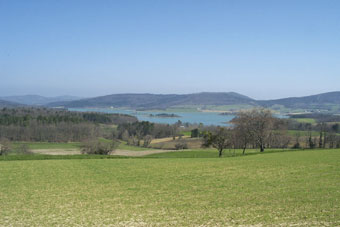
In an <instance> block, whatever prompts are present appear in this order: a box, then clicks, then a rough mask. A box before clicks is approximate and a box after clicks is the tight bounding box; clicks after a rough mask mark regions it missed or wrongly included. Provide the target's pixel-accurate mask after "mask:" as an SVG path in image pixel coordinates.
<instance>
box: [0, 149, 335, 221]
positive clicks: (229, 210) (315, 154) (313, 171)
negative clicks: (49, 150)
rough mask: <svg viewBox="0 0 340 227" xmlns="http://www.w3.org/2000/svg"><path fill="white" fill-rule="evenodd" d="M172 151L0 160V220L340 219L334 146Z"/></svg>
mask: <svg viewBox="0 0 340 227" xmlns="http://www.w3.org/2000/svg"><path fill="white" fill-rule="evenodd" d="M186 152H190V151H186ZM207 152H211V153H212V152H213V151H212V150H208V151H207ZM175 153H176V152H175ZM175 153H169V154H166V153H165V154H158V155H162V157H159V156H158V158H157V157H153V158H151V157H150V158H124V159H121V158H119V157H115V158H114V159H69V160H26V161H0V171H1V175H0V206H1V209H2V210H1V212H0V225H1V226H3V225H13V226H24V225H25V226H30V225H34V226H40V225H46V226H55V225H66V226H70V225H95V226H101V225H116V226H165V225H166V226H169V225H170V226H171V225H173V226H175V225H176V226H199V225H203V226H226V225H231V226H236V225H282V226H287V225H299V226H301V225H302V226H313V225H314V226H320V225H329V226H336V225H340V205H339V204H340V191H339V188H340V151H339V150H304V151H290V152H276V153H264V154H254V155H247V156H236V157H228V156H225V158H212V157H210V158H200V157H203V156H204V155H203V156H200V153H199V151H196V153H198V154H197V155H196V156H195V157H197V158H189V157H188V158H176V157H178V156H175V157H173V158H170V157H172V156H171V155H173V154H175ZM183 154H184V153H183ZM202 154H203V153H202ZM167 155H168V156H167ZM67 157H72V155H71V156H67ZM89 157H90V156H89Z"/></svg>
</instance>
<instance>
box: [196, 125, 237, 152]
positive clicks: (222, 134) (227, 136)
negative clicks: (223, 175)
mask: <svg viewBox="0 0 340 227" xmlns="http://www.w3.org/2000/svg"><path fill="white" fill-rule="evenodd" d="M230 145H231V132H230V130H229V129H226V128H218V129H217V131H215V132H206V133H205V134H204V136H203V144H202V146H203V147H210V146H212V147H214V148H216V149H217V150H218V157H222V153H223V150H224V149H226V148H228V146H230Z"/></svg>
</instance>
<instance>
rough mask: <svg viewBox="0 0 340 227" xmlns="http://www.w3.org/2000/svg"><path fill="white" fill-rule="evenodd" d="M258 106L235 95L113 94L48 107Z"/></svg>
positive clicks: (52, 104)
mask: <svg viewBox="0 0 340 227" xmlns="http://www.w3.org/2000/svg"><path fill="white" fill-rule="evenodd" d="M235 104H248V105H256V101H255V100H254V99H251V98H249V97H247V96H244V95H241V94H238V93H235V92H227V93H213V92H202V93H195V94H185V95H176V94H168V95H164V94H113V95H107V96H101V97H96V98H90V99H82V100H77V101H71V102H56V103H50V104H48V106H51V107H57V106H63V107H128V108H137V109H166V108H169V107H175V106H184V105H193V106H200V105H214V106H221V105H235Z"/></svg>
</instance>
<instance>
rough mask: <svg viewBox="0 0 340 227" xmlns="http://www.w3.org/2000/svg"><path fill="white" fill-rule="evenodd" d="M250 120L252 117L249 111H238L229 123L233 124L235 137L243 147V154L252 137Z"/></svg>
mask: <svg viewBox="0 0 340 227" xmlns="http://www.w3.org/2000/svg"><path fill="white" fill-rule="evenodd" d="M251 120H252V117H251V112H250V111H246V112H239V113H238V114H237V117H236V118H234V119H232V120H231V123H232V124H234V126H235V127H234V133H235V138H237V142H238V143H239V144H240V146H241V148H242V149H243V152H242V153H243V155H244V154H245V151H246V148H247V146H248V144H249V143H251V142H252V140H253V139H254V131H253V130H252V122H251Z"/></svg>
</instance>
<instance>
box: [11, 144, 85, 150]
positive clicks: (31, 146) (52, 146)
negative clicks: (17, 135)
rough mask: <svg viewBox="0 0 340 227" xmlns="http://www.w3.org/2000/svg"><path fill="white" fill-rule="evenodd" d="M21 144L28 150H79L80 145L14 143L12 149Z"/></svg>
mask: <svg viewBox="0 0 340 227" xmlns="http://www.w3.org/2000/svg"><path fill="white" fill-rule="evenodd" d="M21 144H27V145H28V147H29V149H34V150H36V149H79V148H80V143H78V142H74V143H50V142H14V143H13V148H18V147H19V146H20V145H21Z"/></svg>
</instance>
